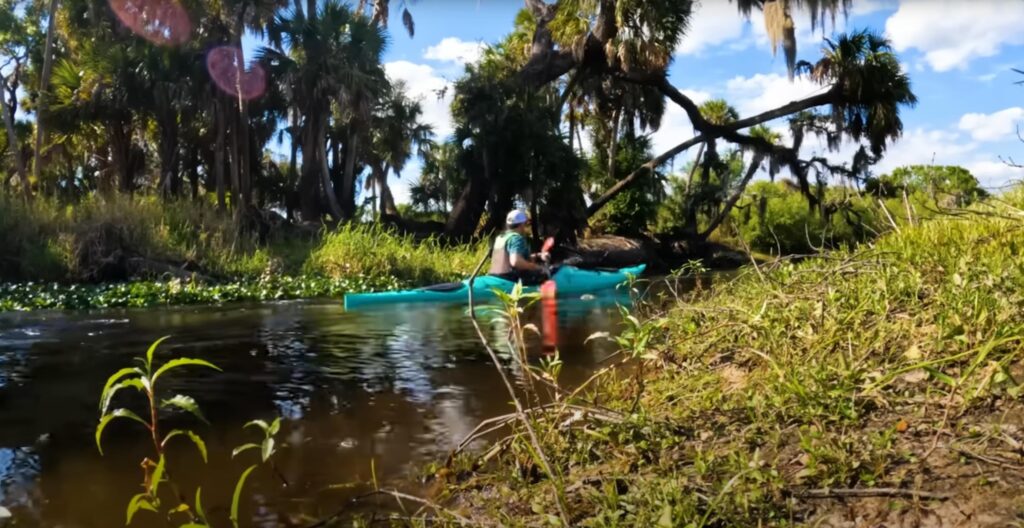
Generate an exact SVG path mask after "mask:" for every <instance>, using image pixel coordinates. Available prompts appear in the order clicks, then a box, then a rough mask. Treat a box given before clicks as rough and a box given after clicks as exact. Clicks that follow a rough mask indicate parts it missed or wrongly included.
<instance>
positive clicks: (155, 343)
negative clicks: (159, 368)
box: [146, 335, 171, 381]
mask: <svg viewBox="0 0 1024 528" xmlns="http://www.w3.org/2000/svg"><path fill="white" fill-rule="evenodd" d="M170 338H171V336H169V335H168V336H163V337H161V338H160V339H157V340H156V341H153V344H152V345H149V350H147V351H146V370H147V371H149V372H153V353H154V352H156V347H158V346H160V343H163V342H164V341H166V340H168V339H170ZM153 381H156V376H153Z"/></svg>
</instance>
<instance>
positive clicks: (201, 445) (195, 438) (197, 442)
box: [160, 429, 207, 462]
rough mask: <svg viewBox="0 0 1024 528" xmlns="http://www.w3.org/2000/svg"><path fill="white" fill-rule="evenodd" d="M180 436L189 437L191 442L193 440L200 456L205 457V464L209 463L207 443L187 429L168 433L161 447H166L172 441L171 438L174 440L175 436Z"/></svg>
mask: <svg viewBox="0 0 1024 528" xmlns="http://www.w3.org/2000/svg"><path fill="white" fill-rule="evenodd" d="M180 435H185V436H187V437H188V438H189V440H192V443H193V444H195V445H196V449H198V450H199V454H200V455H202V456H203V462H207V459H206V442H204V441H203V438H202V437H201V436H199V435H197V434H195V433H193V432H192V431H189V430H187V429H175V430H173V431H171V432H170V433H167V436H165V437H164V441H163V442H161V443H160V445H161V446H164V447H166V446H167V441H168V440H170V439H171V438H174V437H175V436H180Z"/></svg>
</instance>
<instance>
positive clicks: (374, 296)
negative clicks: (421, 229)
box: [345, 264, 646, 310]
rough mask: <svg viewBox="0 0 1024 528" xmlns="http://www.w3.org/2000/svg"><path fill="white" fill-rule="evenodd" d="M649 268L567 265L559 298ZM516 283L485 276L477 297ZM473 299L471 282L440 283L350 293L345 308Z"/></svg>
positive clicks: (559, 275)
mask: <svg viewBox="0 0 1024 528" xmlns="http://www.w3.org/2000/svg"><path fill="white" fill-rule="evenodd" d="M645 267H646V266H645V265H644V264H641V265H639V266H633V267H630V268H622V269H619V270H615V271H597V270H584V269H580V268H576V267H573V266H563V267H561V268H559V269H558V271H556V272H555V274H554V276H552V277H551V280H553V281H554V282H555V286H556V291H557V294H558V295H559V296H569V295H580V294H584V293H591V292H596V291H600V290H607V289H611V288H615V287H616V286H619V285H620V284H624V283H625V282H627V281H628V280H629V278H630V277H639V276H640V274H642V273H643V271H644V268H645ZM515 285H516V283H514V282H512V281H510V280H506V279H502V278H499V277H492V276H490V275H483V276H480V277H477V278H476V279H474V281H473V298H474V299H480V300H487V299H493V298H494V297H495V295H494V290H498V291H503V292H511V291H512V288H513V287H514V286H515ZM538 288H539V286H526V287H524V288H523V292H527V293H529V292H536V291H538ZM468 300H469V280H464V281H462V282H452V283H448V284H437V285H434V286H427V287H425V288H417V289H414V290H404V291H394V292H379V293H349V294H346V295H345V309H346V310H351V309H354V308H359V307H363V306H373V305H381V304H398V303H427V302H433V303H461V302H468Z"/></svg>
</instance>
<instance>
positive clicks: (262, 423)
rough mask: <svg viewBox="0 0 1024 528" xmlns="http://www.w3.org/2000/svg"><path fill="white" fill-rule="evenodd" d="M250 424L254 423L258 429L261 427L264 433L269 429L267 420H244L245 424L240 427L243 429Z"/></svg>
mask: <svg viewBox="0 0 1024 528" xmlns="http://www.w3.org/2000/svg"><path fill="white" fill-rule="evenodd" d="M250 425H255V426H256V427H259V428H260V429H263V433H264V434H266V433H267V431H268V430H269V429H270V426H269V425H267V422H265V421H263V420H250V421H248V422H246V423H245V425H243V426H242V429H245V428H246V427H249V426H250Z"/></svg>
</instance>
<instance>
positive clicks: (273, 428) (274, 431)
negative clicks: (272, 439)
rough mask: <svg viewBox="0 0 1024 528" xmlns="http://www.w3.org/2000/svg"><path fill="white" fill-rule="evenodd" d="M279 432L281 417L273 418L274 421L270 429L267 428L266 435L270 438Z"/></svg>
mask: <svg viewBox="0 0 1024 528" xmlns="http://www.w3.org/2000/svg"><path fill="white" fill-rule="evenodd" d="M280 430H281V417H280V416H278V417H277V418H274V421H273V422H271V424H270V427H268V428H267V434H268V435H270V436H274V435H276V434H277V432H278V431H280Z"/></svg>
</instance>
